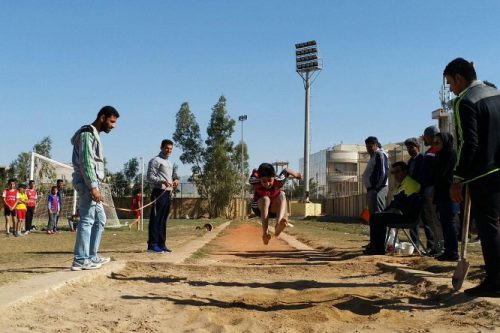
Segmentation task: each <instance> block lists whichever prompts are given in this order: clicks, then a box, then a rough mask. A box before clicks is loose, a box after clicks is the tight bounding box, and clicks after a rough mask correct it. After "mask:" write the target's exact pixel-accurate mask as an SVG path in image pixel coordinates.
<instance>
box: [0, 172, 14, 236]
mask: <svg viewBox="0 0 500 333" xmlns="http://www.w3.org/2000/svg"><path fill="white" fill-rule="evenodd" d="M2 197H3V210H4V215H5V234H6V235H7V236H10V228H11V226H12V228H14V227H15V225H16V221H15V216H16V205H17V190H16V181H15V180H14V179H9V181H8V182H7V188H6V189H5V190H4V191H3V193H2ZM12 232H13V233H14V232H15V231H14V230H13V231H12Z"/></svg>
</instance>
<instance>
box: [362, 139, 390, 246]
mask: <svg viewBox="0 0 500 333" xmlns="http://www.w3.org/2000/svg"><path fill="white" fill-rule="evenodd" d="M365 145H366V151H367V152H368V154H370V160H369V161H368V164H367V165H366V169H365V172H364V173H363V184H364V185H365V187H366V190H367V193H366V201H367V204H368V210H369V211H370V215H373V214H375V213H379V212H382V211H383V210H384V209H385V204H386V200H387V193H388V186H387V185H388V184H389V175H388V169H389V158H388V155H387V153H386V152H385V151H384V149H383V148H382V146H381V144H380V143H379V141H378V139H377V138H376V137H374V136H369V137H368V138H366V140H365ZM372 229H373V228H372V224H370V243H369V244H368V245H367V246H366V250H365V251H367V252H370V247H371V239H372V236H373V235H372V234H373V232H374V230H372Z"/></svg>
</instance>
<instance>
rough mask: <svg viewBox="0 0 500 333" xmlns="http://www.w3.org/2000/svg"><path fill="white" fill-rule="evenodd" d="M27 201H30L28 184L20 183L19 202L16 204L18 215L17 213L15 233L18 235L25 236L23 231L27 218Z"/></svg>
mask: <svg viewBox="0 0 500 333" xmlns="http://www.w3.org/2000/svg"><path fill="white" fill-rule="evenodd" d="M27 203H28V195H27V194H26V185H25V184H19V187H18V192H17V204H16V215H17V222H16V233H15V236H16V237H20V236H24V234H22V233H21V231H22V228H23V225H24V221H25V220H26V210H27V206H26V204H27Z"/></svg>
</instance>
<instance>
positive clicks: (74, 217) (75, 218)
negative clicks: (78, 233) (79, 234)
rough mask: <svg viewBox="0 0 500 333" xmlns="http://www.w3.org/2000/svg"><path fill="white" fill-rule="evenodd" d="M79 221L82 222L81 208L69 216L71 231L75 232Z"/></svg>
mask: <svg viewBox="0 0 500 333" xmlns="http://www.w3.org/2000/svg"><path fill="white" fill-rule="evenodd" d="M78 222H80V208H77V209H76V212H75V214H72V215H70V216H68V226H69V230H70V231H71V232H75V230H76V228H77V227H78Z"/></svg>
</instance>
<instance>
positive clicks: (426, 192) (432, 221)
mask: <svg viewBox="0 0 500 333" xmlns="http://www.w3.org/2000/svg"><path fill="white" fill-rule="evenodd" d="M437 133H439V129H438V128H437V127H436V126H429V127H427V128H426V129H425V130H424V134H423V135H422V140H423V141H424V145H425V146H428V147H429V149H427V151H426V152H425V154H424V158H423V160H422V172H421V174H422V182H421V183H420V186H421V191H422V194H421V196H422V211H421V214H420V217H421V219H422V223H423V225H424V232H425V237H426V238H427V244H426V253H427V254H428V255H430V256H435V255H438V254H440V252H441V245H442V239H443V235H442V232H441V227H440V225H439V224H438V223H439V222H438V218H437V215H436V206H435V205H434V203H433V202H434V201H433V200H434V199H433V196H434V183H435V181H434V177H435V171H434V163H435V157H436V148H435V147H434V146H433V142H434V136H435V135H436V134H437ZM415 231H416V230H415Z"/></svg>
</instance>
